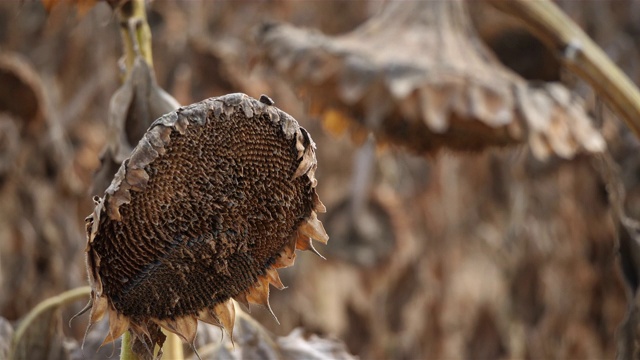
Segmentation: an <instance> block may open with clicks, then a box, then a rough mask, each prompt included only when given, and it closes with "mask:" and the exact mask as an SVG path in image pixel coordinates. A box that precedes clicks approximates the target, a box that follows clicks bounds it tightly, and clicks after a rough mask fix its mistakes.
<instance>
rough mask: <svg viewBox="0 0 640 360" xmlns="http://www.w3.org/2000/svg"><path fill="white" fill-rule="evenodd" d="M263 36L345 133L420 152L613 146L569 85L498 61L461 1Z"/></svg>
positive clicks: (272, 28)
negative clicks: (339, 26) (338, 27)
mask: <svg viewBox="0 0 640 360" xmlns="http://www.w3.org/2000/svg"><path fill="white" fill-rule="evenodd" d="M258 42H259V44H260V46H261V47H262V50H263V56H264V58H266V60H267V62H268V63H270V64H271V65H272V66H273V67H274V68H275V69H276V70H277V71H278V72H280V73H281V74H283V75H284V76H286V77H288V78H289V79H291V80H292V81H293V82H294V83H295V84H296V86H297V87H298V88H299V89H301V90H303V92H304V93H305V95H306V96H308V97H309V98H310V99H311V102H312V105H311V111H312V112H313V113H315V114H319V115H321V116H322V117H323V119H324V120H325V123H326V124H328V127H329V129H333V130H336V131H338V132H340V131H343V130H346V129H350V130H351V131H352V132H353V133H358V132H362V131H363V130H365V131H369V130H371V131H373V132H374V134H375V135H376V136H377V137H378V139H380V140H382V141H388V142H391V143H394V144H398V145H400V146H403V147H405V148H407V149H410V150H412V151H414V152H417V153H420V154H427V153H430V152H433V151H434V150H437V149H440V148H449V149H453V150H480V149H484V148H486V147H489V146H503V145H510V144H518V143H522V142H528V143H529V145H530V147H531V150H532V152H533V154H534V155H535V156H536V157H537V158H539V159H545V158H547V157H548V156H550V155H553V154H554V155H558V156H560V157H562V158H571V157H573V156H574V155H575V154H576V153H578V152H580V151H586V152H601V151H602V150H603V149H604V148H605V142H604V140H603V138H602V136H601V135H600V133H599V132H598V131H597V130H595V129H594V128H593V126H592V125H591V122H590V120H589V116H588V115H587V114H586V112H585V110H584V106H583V103H582V101H581V99H578V98H576V97H575V96H572V94H571V93H570V91H569V90H567V89H566V88H565V87H564V86H563V85H560V84H537V85H534V84H528V83H527V82H526V81H525V80H523V79H522V78H520V77H519V76H517V75H516V74H514V73H513V72H511V71H510V70H508V69H506V68H505V67H504V66H502V65H501V64H500V63H499V62H498V61H497V60H495V58H494V57H493V56H492V54H490V52H489V51H488V50H487V49H486V48H485V47H484V46H483V45H482V44H481V43H480V40H479V39H478V37H477V36H476V34H475V32H474V31H473V29H472V28H471V25H470V21H469V19H468V17H467V14H466V10H465V8H464V3H463V2H462V1H458V0H455V1H427V2H421V1H411V2H390V3H389V5H388V6H387V7H386V8H385V10H384V11H383V12H382V13H381V14H380V15H379V16H376V17H373V18H372V19H370V20H369V21H368V22H366V23H365V24H363V25H362V26H360V27H359V28H357V29H356V30H354V31H352V32H351V33H348V34H345V35H342V36H337V37H328V36H325V35H323V34H320V33H318V32H316V31H312V30H303V29H297V28H294V27H292V26H289V25H273V24H269V25H265V26H263V27H262V28H261V29H260V30H259V33H258ZM346 120H348V121H346ZM358 137H360V138H361V137H362V136H358Z"/></svg>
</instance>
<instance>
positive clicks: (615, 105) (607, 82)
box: [491, 0, 640, 138]
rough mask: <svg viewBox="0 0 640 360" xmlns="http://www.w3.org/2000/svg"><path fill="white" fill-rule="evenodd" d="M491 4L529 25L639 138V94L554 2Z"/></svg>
mask: <svg viewBox="0 0 640 360" xmlns="http://www.w3.org/2000/svg"><path fill="white" fill-rule="evenodd" d="M491 3H492V4H493V5H494V6H495V7H496V8H498V9H500V10H502V11H504V12H505V13H508V14H511V15H513V16H515V17H517V18H518V19H519V20H521V21H524V23H525V24H526V25H527V26H529V27H530V28H531V29H532V31H533V32H534V33H535V34H536V35H538V37H539V38H540V39H541V40H542V41H544V42H545V43H546V44H547V46H549V47H550V48H552V49H559V50H560V52H559V54H558V55H559V59H560V61H561V62H562V63H563V64H564V65H565V66H566V68H567V69H569V70H570V71H572V72H573V73H575V74H576V75H578V76H580V77H581V78H582V79H584V80H585V81H586V82H587V83H589V85H591V86H592V87H593V88H594V89H595V91H596V92H597V93H598V95H600V96H602V98H603V99H604V100H605V101H606V103H607V105H609V106H611V108H612V109H613V110H614V111H615V112H616V113H617V114H618V115H619V116H620V118H621V119H622V120H623V121H624V122H625V123H626V124H627V126H628V127H629V128H630V129H631V130H632V131H633V133H634V134H635V135H636V137H637V138H640V91H639V90H638V88H637V87H636V86H635V85H634V84H633V82H632V81H631V80H630V79H629V78H628V77H627V76H626V75H625V74H624V72H623V71H622V70H620V68H618V66H616V64H614V63H613V61H611V59H609V57H608V56H607V55H606V54H605V52H604V51H603V50H602V49H601V48H600V47H599V46H598V45H597V44H596V43H594V42H593V40H591V38H589V36H588V35H587V34H585V32H584V31H582V29H580V27H579V26H578V25H577V24H576V23H575V22H573V21H572V20H571V19H570V18H569V17H568V16H567V15H566V14H565V13H563V12H562V10H560V8H558V6H557V5H556V4H554V3H553V2H551V1H546V0H545V1H526V0H516V1H500V0H492V1H491Z"/></svg>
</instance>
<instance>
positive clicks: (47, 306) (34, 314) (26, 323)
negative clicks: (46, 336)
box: [9, 286, 91, 358]
mask: <svg viewBox="0 0 640 360" xmlns="http://www.w3.org/2000/svg"><path fill="white" fill-rule="evenodd" d="M90 294H91V288H90V287H89V286H82V287H79V288H75V289H72V290H68V291H65V292H63V293H62V294H60V295H56V296H53V297H50V298H48V299H46V300H44V301H42V302H41V303H39V304H38V305H36V307H35V308H33V310H31V311H30V312H29V313H28V314H27V316H25V318H24V319H23V320H22V321H21V322H20V325H19V326H18V328H17V329H16V332H15V335H14V336H13V339H12V342H11V354H14V355H15V353H16V350H17V348H18V345H19V344H20V341H21V340H22V337H23V336H24V335H25V333H26V332H27V330H28V329H29V327H30V326H31V324H33V323H34V322H35V320H36V319H38V317H39V316H40V315H42V314H44V313H45V312H47V311H50V310H53V309H56V308H58V307H60V306H62V305H65V304H69V303H72V302H74V301H77V300H80V299H82V298H86V297H87V296H89V295H90ZM9 358H13V356H10V357H9Z"/></svg>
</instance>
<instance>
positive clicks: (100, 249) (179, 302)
mask: <svg viewBox="0 0 640 360" xmlns="http://www.w3.org/2000/svg"><path fill="white" fill-rule="evenodd" d="M249 115H252V114H251V113H249ZM196 116H197V115H196ZM201 116H202V117H206V121H202V120H200V121H199V122H198V123H194V122H192V123H191V124H190V125H189V126H188V127H187V128H186V130H185V131H184V133H181V132H180V131H178V130H176V129H172V130H171V134H170V140H169V144H168V145H167V146H166V147H165V152H164V154H160V155H159V156H158V157H157V158H156V159H155V160H154V161H153V162H151V163H150V164H149V165H147V166H146V167H145V168H144V171H145V172H146V173H147V174H148V178H149V179H148V182H147V183H146V186H145V188H144V191H131V201H130V202H129V203H126V204H123V205H121V206H120V207H119V209H118V210H119V212H120V215H121V216H120V221H113V220H111V219H109V218H108V217H106V216H103V217H102V218H101V219H100V220H101V223H100V225H99V230H98V231H97V232H96V234H95V238H94V239H93V244H92V248H93V251H94V253H95V254H96V255H97V257H99V258H100V265H99V271H98V274H99V277H100V278H101V282H102V286H103V291H104V294H105V295H106V296H107V297H108V298H109V299H110V300H111V303H112V304H113V306H114V307H115V309H116V310H117V311H118V312H120V313H122V314H124V315H125V316H127V317H130V318H132V319H134V320H135V319H145V318H149V317H153V318H157V319H165V318H175V317H181V316H186V315H196V314H197V313H198V311H200V310H202V309H204V308H211V307H213V306H215V305H216V304H219V303H222V302H225V301H227V300H228V299H229V298H231V297H234V296H237V295H239V294H240V293H243V292H246V291H247V289H249V288H250V287H251V286H252V285H253V284H254V283H255V282H256V281H257V279H258V277H259V276H262V275H265V274H266V271H267V269H268V268H269V267H270V266H271V265H272V264H274V263H275V261H276V258H277V256H278V254H279V253H280V252H281V251H282V250H283V248H284V247H285V246H286V245H287V244H290V243H291V239H292V236H294V234H295V231H296V229H297V227H298V226H299V225H300V224H301V223H302V222H303V221H304V220H305V219H306V218H308V217H309V216H310V215H311V213H312V211H313V207H314V196H316V197H317V195H315V189H314V188H313V187H312V185H311V180H310V178H309V177H307V176H299V177H296V178H294V174H295V173H296V170H297V169H298V166H299V164H300V162H301V159H300V158H299V151H298V150H297V149H296V137H295V136H293V137H292V136H287V135H286V134H285V133H284V131H283V129H282V125H281V124H280V123H278V122H274V121H272V119H271V118H270V116H268V114H267V113H262V114H255V115H254V116H249V117H248V116H247V113H246V112H243V111H234V112H231V114H228V113H225V112H219V113H218V114H215V113H214V112H213V111H212V110H209V111H208V112H207V113H206V114H202V115H201ZM294 240H295V239H294Z"/></svg>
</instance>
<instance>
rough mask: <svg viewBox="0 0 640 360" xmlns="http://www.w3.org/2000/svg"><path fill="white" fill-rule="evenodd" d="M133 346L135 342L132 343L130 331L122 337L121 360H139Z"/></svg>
mask: <svg viewBox="0 0 640 360" xmlns="http://www.w3.org/2000/svg"><path fill="white" fill-rule="evenodd" d="M131 345H133V342H132V341H131V333H130V332H129V331H125V332H124V334H123V335H122V342H121V345H120V346H121V347H120V360H138V357H137V356H136V354H135V353H134V352H133V349H132V347H131Z"/></svg>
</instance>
